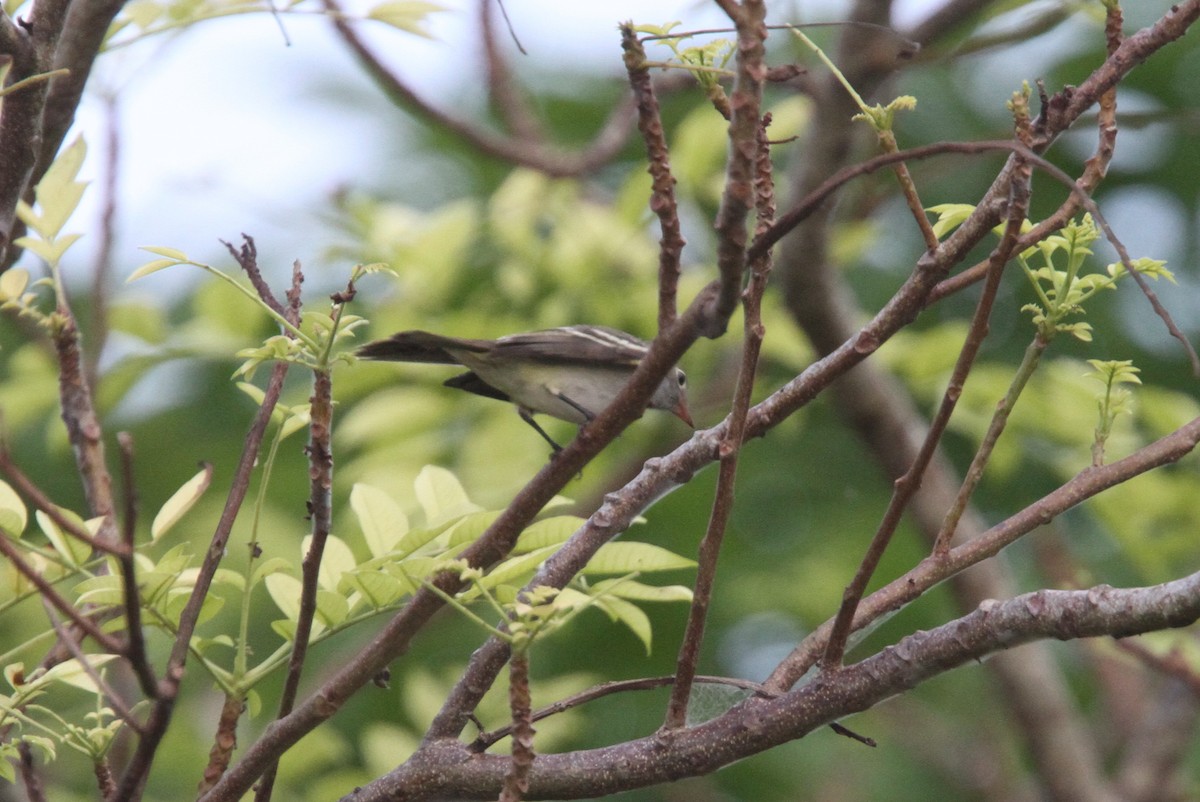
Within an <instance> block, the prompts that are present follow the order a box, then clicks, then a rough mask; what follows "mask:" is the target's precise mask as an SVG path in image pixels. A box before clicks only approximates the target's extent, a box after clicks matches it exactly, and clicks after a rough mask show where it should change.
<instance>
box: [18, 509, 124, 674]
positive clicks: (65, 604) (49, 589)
mask: <svg viewBox="0 0 1200 802" xmlns="http://www.w3.org/2000/svg"><path fill="white" fill-rule="evenodd" d="M15 539H16V535H14V534H13V533H11V532H8V531H7V530H4V529H0V554H3V555H4V556H5V557H7V558H8V561H9V562H10V563H12V566H13V568H15V569H16V571H17V573H19V574H20V575H21V576H23V577H25V578H26V579H28V580H29V582H30V584H32V585H33V586H34V587H35V588H37V591H38V595H39V596H41V598H42V600H43V601H45V602H46V603H48V604H50V606H52V607H53V608H54V609H55V610H58V611H59V612H60V613H62V615H63V616H64V617H66V618H68V619H70V621H71V623H72V624H73V625H74V626H75V627H77V628H78V629H79V630H80V631H81V632H83V633H84V634H85V635H87V636H88V637H90V638H91V639H92V640H94V641H96V643H97V644H99V645H100V648H102V649H104V651H106V652H110V653H112V654H120V653H121V644H120V642H118V641H117V640H116V639H115V638H113V637H112V636H111V635H109V634H108V633H106V632H104V631H103V630H101V629H100V627H99V626H97V624H96V622H95V621H93V620H92V619H91V618H89V617H88V616H86V615H84V614H83V613H81V612H79V610H77V609H76V608H75V606H74V605H73V604H71V602H69V601H67V600H66V599H65V598H64V597H63V596H62V594H60V593H59V592H58V591H57V590H55V589H54V585H52V584H51V583H49V582H47V581H46V580H45V579H44V578H43V577H42V575H41V572H39V571H38V570H37V569H36V568H34V567H33V566H32V565H30V564H29V563H27V562H26V561H25V558H24V557H22V556H21V552H20V551H18V550H17V547H16V546H14V545H13V544H12V541H13V540H15Z"/></svg>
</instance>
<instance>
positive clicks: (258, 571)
mask: <svg viewBox="0 0 1200 802" xmlns="http://www.w3.org/2000/svg"><path fill="white" fill-rule="evenodd" d="M292 568H293V566H292V564H291V563H290V562H288V561H287V560H285V559H283V558H282V557H272V558H271V559H269V560H267V561H266V562H264V563H263V564H262V565H260V566H258V567H257V568H255V569H254V573H253V574H252V575H251V576H250V585H251V587H253V586H254V585H257V584H258V583H259V582H262V581H263V580H264V579H265V578H267V577H269V576H271V574H278V573H280V572H287V571H291V570H292Z"/></svg>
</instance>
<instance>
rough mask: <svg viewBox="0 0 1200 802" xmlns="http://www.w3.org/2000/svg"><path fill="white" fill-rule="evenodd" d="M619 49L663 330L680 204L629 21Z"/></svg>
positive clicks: (673, 277)
mask: <svg viewBox="0 0 1200 802" xmlns="http://www.w3.org/2000/svg"><path fill="white" fill-rule="evenodd" d="M621 48H622V50H623V51H624V54H625V69H626V71H627V72H628V74H629V86H630V88H631V89H632V90H633V97H634V99H635V100H636V102H637V111H638V131H640V132H641V134H642V139H643V141H644V142H645V143H646V156H647V161H648V162H649V167H648V168H647V169H648V171H649V173H650V179H651V191H650V210H651V211H652V212H654V214H655V215H656V216H657V217H658V227H659V231H661V232H662V236H661V237H660V238H659V240H658V328H659V330H662V329H664V328H666V327H667V326H669V325H670V324H671V323H673V322H675V317H676V314H677V310H676V299H677V296H678V292H679V273H680V255H681V254H682V253H683V246H684V245H685V244H686V241H685V240H684V238H683V233H682V231H681V230H680V226H679V206H678V204H677V203H676V202H675V176H673V175H672V174H671V154H670V151H669V150H668V149H667V137H666V133H665V132H664V131H663V125H662V117H661V115H660V109H659V105H658V97H657V96H655V94H654V84H653V82H651V80H650V71H649V70H648V69H647V68H646V66H645V64H646V51H645V49H644V48H643V47H642V43H641V42H640V41H638V38H637V35H636V34H635V33H634V30H633V25H632V23H628V22H626V23H623V24H622V25H621Z"/></svg>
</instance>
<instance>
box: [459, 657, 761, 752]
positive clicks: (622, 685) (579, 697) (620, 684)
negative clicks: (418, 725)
mask: <svg viewBox="0 0 1200 802" xmlns="http://www.w3.org/2000/svg"><path fill="white" fill-rule="evenodd" d="M693 680H694V681H695V682H696V683H697V684H701V685H725V686H728V687H731V688H739V689H741V690H744V691H750V692H752V693H756V694H759V695H762V696H771V695H773V694H772V693H771V692H769V691H767V690H766V689H765V688H764V687H763V686H762V684H761V683H758V682H753V681H751V680H748V679H738V678H737V677H714V676H707V675H703V674H698V675H696V676H695V677H693ZM674 682H675V675H674V674H668V675H667V676H663V677H639V678H638V679H623V680H613V681H611V682H602V683H600V684H599V685H594V686H592V687H591V688H588V689H587V690H584V691H580V692H579V693H576V694H572V695H571V696H568V697H567V698H565V699H559V700H558V701H557V702H554V703H552V704H549V705H546V706H545V707H542V708H539V709H537V710H535V711H533V713H531V714H530V716H529V720H530V721H531V722H537V721H541V720H542V719H545V718H550V717H551V716H556V715H558V714H559V713H565V712H566V711H568V710H571V709H572V708H576V707H579V706H580V705H585V704H587V703H588V702H594V701H595V700H597V699H603V698H604V697H605V696H611V695H613V694H616V693H628V692H630V691H652V690H657V689H658V688H665V687H667V686H668V685H672V684H674ZM511 732H512V724H506V725H505V726H503V727H500V728H498V729H495V730H492V731H490V732H484V733H480V734H479V735H478V736H476V737H475V740H474V741H473V742H472V743H471V746H470V748H471V751H473V752H482V751H484V750H485V749H487V748H488V747H489V746H491V745H492V744H494V743H496V742H497V741H501V740H503V739H504V738H507V737H508V736H509V734H510V733H511Z"/></svg>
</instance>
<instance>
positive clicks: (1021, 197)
mask: <svg viewBox="0 0 1200 802" xmlns="http://www.w3.org/2000/svg"><path fill="white" fill-rule="evenodd" d="M1013 176H1014V177H1013V180H1012V182H1011V183H1010V184H1009V187H1010V197H1009V205H1008V222H1007V225H1006V226H1005V229H1004V234H1003V236H1002V237H1001V239H1000V243H999V244H998V245H997V246H996V248H995V250H994V251H993V252H992V257H991V267H990V268H989V270H988V276H987V281H986V282H985V284H984V291H983V293H982V294H981V295H980V298H979V302H978V304H977V305H976V307H975V314H974V317H973V318H972V320H971V326H970V329H969V332H968V334H967V337H966V340H965V341H964V342H963V347H962V350H961V351H960V352H959V355H958V360H957V361H956V363H955V365H954V372H953V374H952V376H951V379H950V383H949V386H948V387H947V388H946V392H945V393H944V394H943V396H942V403H941V405H940V406H939V408H938V411H937V414H936V415H935V416H934V418H933V420H932V421H931V422H930V424H929V430H928V431H927V432H926V435H925V441H924V442H923V443H922V444H921V448H920V450H919V451H918V452H917V458H916V459H915V460H914V461H913V464H912V467H910V468H909V470H908V472H907V473H905V474H904V475H903V476H901V477H900V478H899V479H897V480H896V482H895V489H894V491H893V493H892V497H891V500H890V501H889V502H888V507H887V510H886V511H885V512H884V514H883V518H882V520H881V521H880V523H879V528H878V529H877V530H876V532H875V535H874V537H873V538H872V539H871V543H870V545H869V546H868V547H867V552H866V554H864V555H863V559H862V561H861V563H860V565H859V568H858V570H857V571H856V572H855V575H854V578H853V579H852V580H851V581H850V584H849V585H848V586H847V587H846V590H845V592H844V593H843V595H842V604H841V607H840V608H839V610H838V613H837V617H836V618H835V619H834V622H833V628H832V630H831V632H830V636H829V641H828V642H827V643H826V645H825V653H824V655H822V657H821V666H822V668H823V669H825V670H827V671H828V670H833V669H836V668H837V667H838V666H840V665H841V663H842V658H843V656H844V655H845V650H846V643H847V640H848V639H849V637H850V625H851V623H852V622H853V620H854V611H855V610H856V609H857V608H858V603H859V601H860V600H861V599H862V595H863V593H865V592H866V589H867V584H868V583H869V582H870V581H871V577H872V576H873V575H874V573H875V569H876V568H877V567H878V565H879V561H880V560H881V559H882V558H883V554H884V552H885V551H886V550H887V547H888V544H889V543H890V542H891V539H892V535H894V534H895V532H896V528H897V527H898V526H899V525H900V518H901V516H902V515H903V514H904V510H905V508H907V507H908V503H909V502H910V501H911V500H912V497H913V496H914V495H915V494H916V492H917V489H918V488H919V487H920V485H921V477H922V475H924V473H925V470H926V468H927V467H928V466H929V463H930V461H931V460H932V459H933V456H934V454H935V453H936V451H937V448H938V444H939V443H940V442H941V438H942V434H943V433H944V432H945V430H946V427H947V426H948V425H949V423H950V416H951V415H952V414H953V413H954V409H955V407H956V406H957V405H958V399H959V397H960V396H961V395H962V388H963V385H964V384H965V383H966V380H967V375H968V374H969V373H970V371H971V367H972V366H973V365H974V363H975V357H976V356H977V355H978V354H979V349H980V348H981V347H982V346H983V340H984V338H985V337H986V336H987V332H988V319H989V318H990V317H991V312H992V308H993V306H994V305H995V302H996V295H997V292H998V290H999V288H1000V277H1001V276H1002V275H1003V273H1004V266H1005V265H1006V264H1008V261H1009V259H1011V258H1012V255H1013V254H1014V253H1015V252H1016V251H1015V250H1014V248H1015V247H1016V242H1017V235H1018V234H1020V232H1021V223H1022V222H1024V220H1025V212H1026V210H1027V209H1028V208H1029V179H1030V170H1029V167H1028V165H1026V164H1025V162H1024V161H1020V162H1018V164H1017V165H1016V169H1015V170H1014V172H1013Z"/></svg>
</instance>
